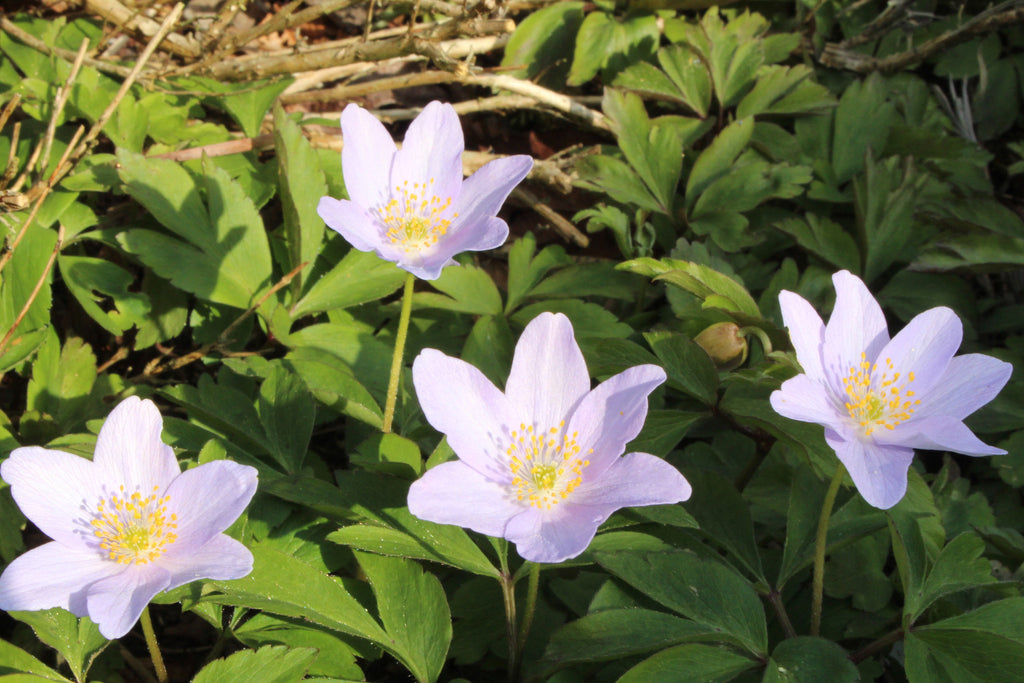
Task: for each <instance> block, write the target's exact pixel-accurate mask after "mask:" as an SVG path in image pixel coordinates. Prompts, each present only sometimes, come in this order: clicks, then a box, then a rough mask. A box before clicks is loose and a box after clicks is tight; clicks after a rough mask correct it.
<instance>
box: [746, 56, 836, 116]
mask: <svg viewBox="0 0 1024 683" xmlns="http://www.w3.org/2000/svg"><path fill="white" fill-rule="evenodd" d="M813 75H814V72H813V71H811V69H810V67H808V66H806V65H804V64H797V65H796V66H776V65H772V66H765V67H762V68H761V71H760V72H759V73H758V75H757V82H756V83H755V84H754V87H753V88H752V89H751V90H750V92H749V93H747V95H746V96H745V97H744V98H743V100H742V101H741V102H740V104H739V106H738V107H736V117H737V118H741V119H742V118H746V117H748V116H754V115H755V114H762V115H763V114H803V113H809V112H816V111H821V110H823V109H827V108H829V107H834V106H835V104H836V101H835V99H834V98H833V97H832V95H831V94H829V91H828V89H827V88H825V87H824V86H822V85H818V84H817V83H815V82H813V81H812V80H810V79H811V77H812V76H813Z"/></svg>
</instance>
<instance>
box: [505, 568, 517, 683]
mask: <svg viewBox="0 0 1024 683" xmlns="http://www.w3.org/2000/svg"><path fill="white" fill-rule="evenodd" d="M501 595H502V597H503V598H504V601H505V633H506V634H507V636H508V681H509V683H515V681H516V679H517V678H518V677H519V641H518V638H517V634H516V581H515V579H514V578H513V577H512V574H511V573H510V572H509V571H508V570H504V571H502V572H501Z"/></svg>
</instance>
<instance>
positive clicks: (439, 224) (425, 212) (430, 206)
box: [377, 178, 459, 251]
mask: <svg viewBox="0 0 1024 683" xmlns="http://www.w3.org/2000/svg"><path fill="white" fill-rule="evenodd" d="M433 185H434V179H433V178H431V179H430V180H429V181H428V182H426V183H423V184H420V183H413V184H412V189H411V190H410V188H409V181H405V182H403V183H402V184H401V185H396V186H395V188H394V191H393V192H392V195H391V199H389V200H388V201H387V203H385V204H384V205H383V206H380V207H378V208H377V214H378V215H379V217H380V220H381V222H382V223H383V224H384V227H385V235H386V237H387V238H388V240H390V241H391V243H392V244H395V245H398V246H400V247H401V248H402V249H404V250H405V251H422V250H424V249H429V248H430V247H432V246H434V245H435V244H437V241H438V239H440V238H441V237H442V236H444V235H445V234H446V233H447V232H448V228H449V227H450V226H451V224H452V221H453V220H454V219H455V218H457V217H458V215H459V214H458V213H452V214H449V213H448V210H449V208H450V207H451V204H452V198H451V197H445V198H441V197H439V196H438V195H436V194H434V190H433Z"/></svg>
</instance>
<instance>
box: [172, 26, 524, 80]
mask: <svg viewBox="0 0 1024 683" xmlns="http://www.w3.org/2000/svg"><path fill="white" fill-rule="evenodd" d="M514 28H515V23H514V22H512V21H510V20H499V21H491V20H487V19H451V20H449V21H445V22H442V23H440V24H436V25H435V26H434V27H433V28H430V29H427V30H423V31H418V32H416V33H414V34H413V35H412V36H411V37H410V36H408V35H400V36H395V37H394V38H385V39H382V40H372V41H367V42H361V43H351V44H348V45H345V46H341V47H339V48H337V49H335V50H309V51H305V52H301V53H295V54H288V55H281V56H278V57H265V56H263V55H255V56H253V57H245V58H240V59H231V60H226V61H225V60H219V61H217V62H214V63H210V64H208V65H204V67H203V68H202V69H198V68H193V69H188V70H186V71H198V72H200V73H203V74H204V75H206V76H210V77H211V78H215V79H217V80H226V81H243V80H251V79H254V78H266V77H268V76H278V75H281V74H292V73H295V72H298V71H313V70H315V69H324V68H327V67H332V66H343V65H349V64H354V63H356V62H380V61H383V60H385V59H392V58H394V57H401V56H405V55H420V56H425V57H428V58H429V57H435V58H436V57H437V55H438V53H440V54H441V55H443V56H444V57H445V59H448V60H450V59H452V57H451V56H450V55H448V53H446V52H444V45H443V43H442V46H441V47H440V48H439V47H438V45H437V43H438V42H439V41H448V40H451V39H453V38H457V37H460V36H487V35H494V34H496V33H511V32H512V30H513V29H514Z"/></svg>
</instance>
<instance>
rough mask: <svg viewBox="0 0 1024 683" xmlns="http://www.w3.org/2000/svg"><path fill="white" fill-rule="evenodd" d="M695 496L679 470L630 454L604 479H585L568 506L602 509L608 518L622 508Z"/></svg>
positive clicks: (676, 501)
mask: <svg viewBox="0 0 1024 683" xmlns="http://www.w3.org/2000/svg"><path fill="white" fill-rule="evenodd" d="M692 492H693V489H692V488H690V483H689V482H688V481H686V478H685V477H684V476H683V475H682V474H680V473H679V470H677V469H676V468H675V467H673V466H672V465H670V464H668V463H667V462H665V461H664V460H662V459H661V458H658V457H655V456H653V455H649V454H647V453H629V454H627V455H624V456H623V457H621V458H617V459H616V460H615V462H613V463H612V466H611V467H609V468H608V469H607V470H606V471H605V472H604V474H603V475H602V476H600V477H596V478H591V477H586V478H585V479H584V481H583V483H582V484H580V486H579V487H578V488H577V489H576V490H575V491H573V496H572V501H571V502H569V503H566V504H567V505H572V506H573V507H578V506H581V505H582V506H589V507H594V508H601V509H603V510H604V511H605V512H606V513H607V514H605V518H607V517H608V515H610V514H611V513H612V512H614V511H616V510H618V509H619V508H624V507H639V506H643V505H664V504H669V503H680V502H682V501H684V500H687V499H689V497H690V494H691V493H692ZM602 521H603V520H602Z"/></svg>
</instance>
